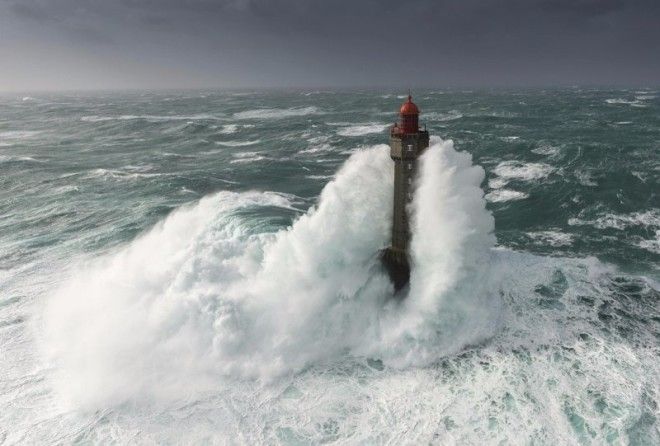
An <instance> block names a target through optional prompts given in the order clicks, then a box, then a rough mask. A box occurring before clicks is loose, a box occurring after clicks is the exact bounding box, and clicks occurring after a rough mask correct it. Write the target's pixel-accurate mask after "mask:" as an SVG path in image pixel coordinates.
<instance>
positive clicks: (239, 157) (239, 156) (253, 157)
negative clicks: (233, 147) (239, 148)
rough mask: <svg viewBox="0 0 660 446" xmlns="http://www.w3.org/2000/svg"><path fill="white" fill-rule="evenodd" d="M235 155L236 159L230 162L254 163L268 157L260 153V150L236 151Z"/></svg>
mask: <svg viewBox="0 0 660 446" xmlns="http://www.w3.org/2000/svg"><path fill="white" fill-rule="evenodd" d="M233 156H234V159H233V160H231V161H230V163H233V164H246V163H253V162H256V161H261V160H265V159H266V157H265V156H264V155H261V154H259V152H236V153H234V154H233Z"/></svg>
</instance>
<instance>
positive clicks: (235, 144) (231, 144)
mask: <svg viewBox="0 0 660 446" xmlns="http://www.w3.org/2000/svg"><path fill="white" fill-rule="evenodd" d="M260 142H261V140H260V139H255V140H253V141H216V142H215V143H216V144H217V145H219V146H225V147H244V146H253V145H255V144H259V143H260Z"/></svg>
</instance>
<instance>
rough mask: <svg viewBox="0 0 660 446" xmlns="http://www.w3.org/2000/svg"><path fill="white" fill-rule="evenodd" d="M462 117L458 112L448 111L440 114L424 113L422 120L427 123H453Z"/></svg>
mask: <svg viewBox="0 0 660 446" xmlns="http://www.w3.org/2000/svg"><path fill="white" fill-rule="evenodd" d="M462 117H463V114H462V113H460V112H459V111H458V110H449V111H448V112H446V113H440V112H430V113H424V119H425V120H427V121H440V122H447V121H455V120H457V119H461V118H462Z"/></svg>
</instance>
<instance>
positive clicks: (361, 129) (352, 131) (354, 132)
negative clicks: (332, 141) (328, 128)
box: [337, 122, 389, 136]
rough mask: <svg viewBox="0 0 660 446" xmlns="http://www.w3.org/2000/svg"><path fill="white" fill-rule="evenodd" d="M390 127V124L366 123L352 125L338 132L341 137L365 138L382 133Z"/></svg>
mask: <svg viewBox="0 0 660 446" xmlns="http://www.w3.org/2000/svg"><path fill="white" fill-rule="evenodd" d="M387 127H389V124H381V123H373V122H371V123H366V124H359V125H352V126H349V127H346V128H343V129H340V130H338V131H337V134H338V135H340V136H363V135H370V134H372V133H381V132H382V131H383V130H385V129H386V128H387Z"/></svg>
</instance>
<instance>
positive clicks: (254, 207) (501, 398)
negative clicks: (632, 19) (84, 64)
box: [0, 88, 660, 444]
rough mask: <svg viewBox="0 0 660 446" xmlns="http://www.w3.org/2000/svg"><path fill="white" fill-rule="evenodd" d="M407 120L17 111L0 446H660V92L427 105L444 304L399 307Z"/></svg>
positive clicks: (207, 101)
mask: <svg viewBox="0 0 660 446" xmlns="http://www.w3.org/2000/svg"><path fill="white" fill-rule="evenodd" d="M403 100H404V96H402V95H397V93H396V92H392V91H376V90H368V91H367V90H365V91H359V90H355V91H244V92H220V91H184V92H174V91H173V92H126V93H119V92H111V93H69V94H31V95H30V96H23V95H21V96H9V95H5V96H2V97H0V348H1V351H2V361H1V364H0V402H1V406H2V407H5V408H7V409H6V410H4V409H3V410H2V411H0V444H1V443H2V442H3V441H5V442H7V443H8V444H26V443H35V442H36V443H75V442H80V443H88V442H92V443H108V442H112V441H114V442H117V443H120V444H125V443H139V444H144V443H162V442H169V443H180V442H185V443H188V442H190V443H202V442H211V443H220V444H225V443H226V444H233V443H238V444H240V443H250V444H252V443H255V442H258V443H277V444H279V443H281V444H318V443H321V442H328V443H332V442H335V443H338V444H347V443H348V444H354V443H358V444H359V443H362V444H380V443H396V444H400V443H411V444H412V443H415V444H417V443H440V444H484V443H492V444H496V443H500V442H501V443H503V444H550V443H557V442H558V443H560V444H604V443H605V444H657V443H658V441H660V432H659V424H658V420H657V418H658V416H659V415H660V411H659V409H658V404H659V402H660V395H659V392H660V360H659V359H658V353H659V351H658V339H659V329H660V314H659V312H658V308H659V307H658V298H659V296H660V287H659V285H658V277H659V269H658V268H659V265H660V263H659V262H660V200H659V198H658V191H659V190H660V189H659V187H658V184H659V181H658V180H659V177H660V156H659V154H660V92H658V90H657V89H628V90H623V89H581V88H570V89H548V90H510V91H505V90H492V91H491V90H474V91H467V90H466V91H459V90H419V91H415V92H414V100H415V102H416V103H417V104H418V106H419V107H420V109H421V112H422V115H421V117H420V121H421V122H422V123H423V125H425V126H426V128H427V129H428V130H429V132H430V134H431V135H435V136H438V137H440V138H442V140H443V141H444V142H440V141H439V140H436V142H435V144H436V146H437V149H436V151H437V153H438V159H437V160H436V164H438V166H440V167H439V168H438V169H439V170H438V172H437V178H438V184H441V185H443V187H444V188H445V189H442V188H439V189H442V190H439V191H438V196H437V197H436V196H434V195H432V192H430V193H431V195H430V196H428V197H426V198H425V199H424V200H423V201H422V199H421V198H420V203H422V202H423V203H426V204H424V205H422V204H420V205H419V207H422V206H426V207H428V209H429V212H431V213H433V210H434V209H435V208H436V207H437V212H436V214H437V218H438V223H437V225H436V226H437V228H438V233H437V234H434V232H433V228H434V227H436V226H434V225H426V226H424V227H425V228H427V229H425V230H428V233H427V234H425V235H424V237H427V238H425V239H428V240H430V241H431V244H433V241H434V240H438V243H439V247H438V249H437V252H435V253H434V256H435V257H432V258H433V259H435V260H433V261H431V260H424V262H427V263H424V264H423V265H422V264H421V263H420V265H421V266H420V271H424V272H423V273H421V272H420V277H421V278H420V279H419V283H420V284H424V285H423V286H422V285H419V286H420V288H421V287H427V285H428V284H429V283H436V282H442V283H444V282H443V281H446V282H447V283H448V285H447V286H446V287H445V288H434V290H435V291H433V292H431V291H428V290H429V288H428V287H427V288H424V290H425V291H424V292H423V293H421V294H420V295H419V296H422V295H423V296H426V297H416V296H417V295H416V294H415V289H414V288H413V290H411V293H413V295H411V297H410V299H409V301H410V302H413V303H408V304H401V306H398V305H400V304H394V303H392V301H391V300H390V299H389V297H388V296H389V293H390V290H388V289H387V285H386V281H383V278H382V277H381V276H382V273H381V272H380V271H378V265H377V262H376V261H374V258H375V256H376V254H377V248H378V247H379V246H381V245H382V244H383V243H385V244H386V242H387V240H385V239H383V238H382V234H383V233H384V234H386V233H387V224H388V222H387V212H388V209H389V206H390V202H389V201H388V199H389V198H388V197H389V196H388V195H387V194H388V190H389V189H390V188H391V184H390V183H388V182H387V181H388V178H389V176H388V175H389V174H388V170H387V169H389V167H388V166H389V165H388V164H387V163H388V162H389V160H388V155H387V153H386V148H384V147H380V146H378V145H381V144H387V142H388V139H387V138H388V133H387V128H388V126H389V125H391V123H393V122H394V121H395V120H396V118H397V117H396V111H397V109H398V107H399V105H400V104H401V102H402V101H403ZM449 140H451V141H453V146H452V145H451V143H448V142H447V141H449ZM456 151H458V152H459V154H458V155H457V154H456ZM460 152H466V153H467V154H470V155H471V157H472V158H471V163H472V164H474V165H478V166H481V167H482V168H483V173H484V177H483V181H481V182H480V183H479V184H478V185H477V186H480V187H481V189H482V190H483V198H481V197H478V203H476V204H475V206H476V208H475V210H474V211H473V208H471V207H470V208H467V207H465V206H467V205H465V203H466V202H468V201H469V202H470V203H472V201H471V200H472V198H469V197H472V196H473V195H470V194H473V193H474V190H473V189H474V187H473V188H472V189H469V188H468V187H467V186H465V187H463V186H461V185H460V183H461V181H460V179H457V177H458V178H460V177H461V175H468V173H469V172H472V170H470V169H472V167H470V161H469V157H468V156H467V155H464V156H463V155H461V154H460ZM466 157H467V158H466ZM347 160H348V161H347ZM466 160H467V161H466ZM425 162H427V163H431V162H433V161H431V160H429V161H425ZM345 163H346V164H345ZM466 163H467V164H466ZM344 165H345V167H344V168H342V166H344ZM430 169H431V168H430V167H429V171H430ZM429 175H432V174H431V173H429ZM434 175H435V174H434ZM420 181H421V182H422V183H424V181H426V180H420ZM429 181H430V180H429ZM429 184H431V183H429ZM420 187H421V186H420ZM324 188H325V189H324ZM420 190H421V189H420ZM322 191H323V192H322ZM443 191H445V192H446V193H443ZM436 202H437V203H438V204H437V206H435V204H434V203H436ZM477 208H480V209H477ZM457 214H461V215H463V214H465V215H467V216H468V217H469V218H467V217H466V218H467V220H466V221H467V223H466V224H464V225H463V226H464V227H461V225H455V226H452V225H451V224H449V223H447V222H451V221H452V218H453V217H454V216H455V215H457ZM419 215H420V218H421V216H422V215H426V214H424V213H421V211H420V214H419ZM429 215H430V214H429ZM434 215H435V214H434ZM488 215H492V217H493V218H494V227H493V228H492V229H493V230H492V234H493V235H494V237H495V238H494V240H495V241H494V243H493V244H492V245H491V244H489V243H487V242H483V243H482V242H481V241H474V242H473V241H472V240H473V239H472V238H471V237H473V235H474V234H475V233H479V232H480V231H485V232H488V233H490V231H489V230H488V218H489V217H487V216H488ZM429 218H431V217H429ZM477 220H478V221H480V222H483V224H481V223H480V224H476V223H475V224H474V226H472V225H473V223H474V221H477ZM434 224H435V223H434ZM292 225H293V226H292ZM420 227H421V226H420ZM484 228H486V229H484ZM420 231H421V229H420ZM487 236H488V234H484V240H486V238H487ZM413 237H415V235H413ZM421 239H422V235H420V240H421ZM452 240H458V242H457V243H456V244H455V245H454V244H452V243H450V242H451V241H452ZM475 240H476V239H475ZM479 240H481V239H479ZM477 245H478V246H479V248H478V249H477V248H474V246H477ZM482 245H483V246H482ZM372 248H374V249H372ZM450 248H451V249H450ZM372 251H373V252H372ZM477 251H478V252H479V253H480V254H479V256H480V257H479V258H478V259H476V260H474V261H472V260H471V258H472V257H474V255H473V253H474V252H477ZM482 251H483V254H481V253H482ZM421 258H422V257H421V254H420V259H421ZM424 258H425V259H426V257H424ZM466 259H467V260H466ZM420 262H421V261H420ZM434 262H435V263H434ZM452 265H457V266H456V268H452ZM422 267H423V268H422ZM459 270H460V271H459ZM482 270H483V271H485V270H488V272H487V273H486V272H483V271H482ZM445 278H449V279H446V280H445ZM470 283H473V284H474V283H483V284H487V285H488V286H486V287H484V288H485V289H483V290H482V289H480V288H471V286H472V285H469V284H470ZM443 286H444V285H443ZM486 297H487V298H486ZM482 298H483V302H482ZM429 299H430V300H429ZM428 302H431V303H430V304H429V303H428ZM466 302H467V304H466ZM484 302H485V303H484ZM418 304H419V305H418ZM484 308H485V309H488V311H481V310H483V309H484ZM491 309H492V311H491ZM420 321H421V322H420Z"/></svg>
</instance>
